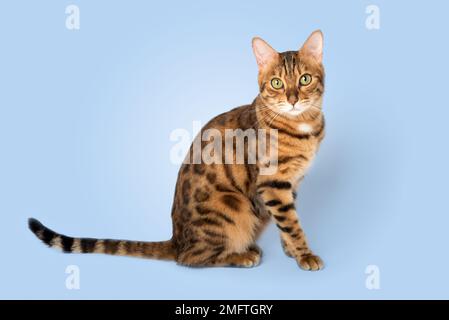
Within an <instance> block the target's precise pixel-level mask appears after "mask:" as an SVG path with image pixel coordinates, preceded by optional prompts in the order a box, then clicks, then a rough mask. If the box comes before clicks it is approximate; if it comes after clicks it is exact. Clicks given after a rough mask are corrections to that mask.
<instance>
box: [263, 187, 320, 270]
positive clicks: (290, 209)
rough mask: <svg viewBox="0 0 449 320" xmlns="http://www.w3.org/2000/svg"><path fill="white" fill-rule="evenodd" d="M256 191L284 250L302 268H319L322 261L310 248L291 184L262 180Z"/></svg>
mask: <svg viewBox="0 0 449 320" xmlns="http://www.w3.org/2000/svg"><path fill="white" fill-rule="evenodd" d="M258 192H259V194H260V196H261V197H262V200H263V202H264V203H265V206H266V208H267V210H268V211H269V212H270V214H271V216H272V217H273V218H274V220H275V222H276V225H277V227H278V228H279V230H280V232H281V239H282V241H283V242H284V245H285V247H286V248H285V249H286V252H288V253H290V254H291V255H292V256H293V257H294V258H295V259H296V261H297V262H298V264H299V266H300V267H301V268H302V269H304V270H312V271H315V270H320V269H322V268H323V261H322V260H321V258H320V257H318V256H317V255H314V254H313V253H312V251H311V250H310V248H309V246H308V244H307V239H306V236H305V234H304V231H303V230H302V228H301V224H300V222H299V220H298V215H297V212H296V209H295V203H294V200H295V199H294V193H293V190H292V185H291V184H290V183H289V182H286V181H274V180H269V181H264V182H262V183H260V184H259V185H258Z"/></svg>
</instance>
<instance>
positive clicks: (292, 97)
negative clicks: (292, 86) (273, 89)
mask: <svg viewBox="0 0 449 320" xmlns="http://www.w3.org/2000/svg"><path fill="white" fill-rule="evenodd" d="M288 102H290V103H291V105H292V106H294V105H295V103H296V102H298V97H297V96H296V95H293V94H292V95H290V96H289V97H288Z"/></svg>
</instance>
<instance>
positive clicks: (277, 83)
mask: <svg viewBox="0 0 449 320" xmlns="http://www.w3.org/2000/svg"><path fill="white" fill-rule="evenodd" d="M271 86H272V87H273V88H275V89H281V88H282V87H283V86H284V83H283V82H282V80H281V79H279V78H273V79H271Z"/></svg>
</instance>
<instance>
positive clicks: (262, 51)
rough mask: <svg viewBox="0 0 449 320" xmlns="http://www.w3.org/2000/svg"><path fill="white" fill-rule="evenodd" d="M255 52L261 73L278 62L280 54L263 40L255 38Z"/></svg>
mask: <svg viewBox="0 0 449 320" xmlns="http://www.w3.org/2000/svg"><path fill="white" fill-rule="evenodd" d="M252 43H253V52H254V55H255V56H256V60H257V65H258V67H259V71H261V70H263V69H265V68H266V67H267V66H269V65H270V64H271V63H272V62H273V61H275V60H276V58H277V57H278V55H279V53H277V51H276V50H274V49H273V48H272V47H271V46H270V45H269V44H268V43H266V42H265V41H264V40H262V39H261V38H258V37H255V38H253V42H252Z"/></svg>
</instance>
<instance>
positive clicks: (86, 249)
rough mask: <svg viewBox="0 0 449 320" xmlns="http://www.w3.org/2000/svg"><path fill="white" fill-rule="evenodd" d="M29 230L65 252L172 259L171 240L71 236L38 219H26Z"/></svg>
mask: <svg viewBox="0 0 449 320" xmlns="http://www.w3.org/2000/svg"><path fill="white" fill-rule="evenodd" d="M28 227H29V228H30V230H31V231H32V232H33V233H34V234H35V235H36V236H37V237H38V238H39V239H40V240H42V242H44V243H45V244H46V245H48V246H49V247H50V248H57V249H60V250H62V251H63V252H65V253H104V254H111V255H117V256H130V257H140V258H154V259H160V260H174V259H175V249H174V248H173V245H172V241H171V240H168V241H160V242H143V241H128V240H111V239H92V238H72V237H68V236H65V235H62V234H59V233H57V232H54V231H53V230H50V229H49V228H47V227H46V226H44V225H43V224H42V223H40V222H39V221H38V220H36V219H33V218H30V219H29V220H28Z"/></svg>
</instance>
